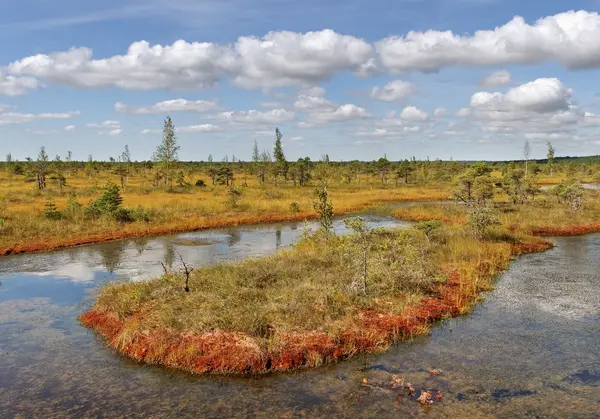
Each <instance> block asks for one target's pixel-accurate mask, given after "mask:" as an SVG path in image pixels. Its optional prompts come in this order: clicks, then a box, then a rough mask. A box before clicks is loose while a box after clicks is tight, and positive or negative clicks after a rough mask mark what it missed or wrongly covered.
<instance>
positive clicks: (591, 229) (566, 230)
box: [532, 222, 600, 236]
mask: <svg viewBox="0 0 600 419" xmlns="http://www.w3.org/2000/svg"><path fill="white" fill-rule="evenodd" d="M596 232H600V223H598V222H596V223H590V224H579V225H577V224H576V225H566V226H548V227H539V228H535V229H533V230H532V234H536V235H540V236H579V235H582V234H589V233H596Z"/></svg>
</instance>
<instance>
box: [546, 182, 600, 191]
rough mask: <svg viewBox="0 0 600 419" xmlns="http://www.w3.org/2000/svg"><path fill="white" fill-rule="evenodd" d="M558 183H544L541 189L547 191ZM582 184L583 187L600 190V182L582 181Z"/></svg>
mask: <svg viewBox="0 0 600 419" xmlns="http://www.w3.org/2000/svg"><path fill="white" fill-rule="evenodd" d="M555 186H556V185H542V186H541V187H540V189H541V190H542V191H547V190H549V189H552V188H554V187H555ZM581 186H582V187H583V189H589V190H592V191H598V190H600V183H582V184H581Z"/></svg>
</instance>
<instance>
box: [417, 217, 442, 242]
mask: <svg viewBox="0 0 600 419" xmlns="http://www.w3.org/2000/svg"><path fill="white" fill-rule="evenodd" d="M441 226H442V222H441V221H423V222H420V223H417V224H416V225H415V228H416V229H417V230H421V231H422V232H423V233H425V238H426V239H427V241H429V238H430V234H431V233H432V232H433V231H434V230H437V229H438V228H440V227H441Z"/></svg>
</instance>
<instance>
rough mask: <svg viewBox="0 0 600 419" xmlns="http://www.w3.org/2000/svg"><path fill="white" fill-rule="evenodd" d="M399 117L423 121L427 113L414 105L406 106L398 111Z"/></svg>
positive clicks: (426, 118)
mask: <svg viewBox="0 0 600 419" xmlns="http://www.w3.org/2000/svg"><path fill="white" fill-rule="evenodd" d="M400 118H401V119H403V120H405V121H415V122H423V121H427V120H428V119H429V115H428V114H427V112H425V111H422V110H421V109H418V108H417V107H415V106H407V107H406V108H404V109H403V110H402V112H401V113H400Z"/></svg>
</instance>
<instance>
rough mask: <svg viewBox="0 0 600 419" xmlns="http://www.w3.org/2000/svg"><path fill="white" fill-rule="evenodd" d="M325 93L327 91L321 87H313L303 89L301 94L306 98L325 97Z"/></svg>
mask: <svg viewBox="0 0 600 419" xmlns="http://www.w3.org/2000/svg"><path fill="white" fill-rule="evenodd" d="M325 92H326V90H325V89H324V88H323V87H321V86H312V87H308V88H304V89H302V90H301V91H300V94H301V95H304V96H325Z"/></svg>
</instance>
